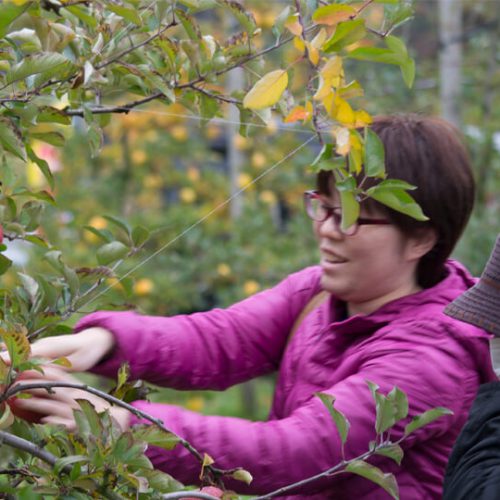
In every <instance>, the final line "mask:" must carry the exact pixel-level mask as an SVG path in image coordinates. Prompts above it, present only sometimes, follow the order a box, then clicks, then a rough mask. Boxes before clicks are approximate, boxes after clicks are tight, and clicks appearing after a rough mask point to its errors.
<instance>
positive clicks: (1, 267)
mask: <svg viewBox="0 0 500 500" xmlns="http://www.w3.org/2000/svg"><path fill="white" fill-rule="evenodd" d="M10 266H12V261H11V260H10V259H9V258H7V257H5V255H3V254H2V253H0V275H2V274H4V273H6V272H7V269H9V267H10Z"/></svg>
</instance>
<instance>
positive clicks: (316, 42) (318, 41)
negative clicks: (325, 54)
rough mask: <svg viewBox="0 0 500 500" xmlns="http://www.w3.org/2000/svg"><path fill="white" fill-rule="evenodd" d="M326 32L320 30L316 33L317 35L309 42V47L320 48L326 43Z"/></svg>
mask: <svg viewBox="0 0 500 500" xmlns="http://www.w3.org/2000/svg"><path fill="white" fill-rule="evenodd" d="M326 37H327V34H326V30H325V28H321V29H320V30H319V32H318V34H317V35H316V36H315V37H314V38H313V39H312V40H311V45H312V46H313V47H314V48H315V49H319V48H321V46H322V45H323V44H324V43H325V42H326Z"/></svg>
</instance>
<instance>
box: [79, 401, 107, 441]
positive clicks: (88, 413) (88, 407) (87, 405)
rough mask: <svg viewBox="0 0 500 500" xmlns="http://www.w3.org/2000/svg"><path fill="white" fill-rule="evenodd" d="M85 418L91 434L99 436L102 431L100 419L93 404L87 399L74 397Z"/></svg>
mask: <svg viewBox="0 0 500 500" xmlns="http://www.w3.org/2000/svg"><path fill="white" fill-rule="evenodd" d="M75 401H76V402H77V403H78V405H79V406H80V408H81V410H82V412H83V414H84V415H85V419H86V420H87V422H88V424H89V426H90V429H92V430H91V432H92V434H94V435H96V436H100V435H101V433H102V431H103V426H102V421H101V418H100V416H99V413H97V411H96V409H95V408H94V405H93V404H92V403H91V402H90V401H89V400H88V399H75Z"/></svg>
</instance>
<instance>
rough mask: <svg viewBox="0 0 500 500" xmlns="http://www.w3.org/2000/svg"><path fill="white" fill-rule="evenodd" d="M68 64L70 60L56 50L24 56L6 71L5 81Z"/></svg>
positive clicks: (12, 80)
mask: <svg viewBox="0 0 500 500" xmlns="http://www.w3.org/2000/svg"><path fill="white" fill-rule="evenodd" d="M68 65H71V61H70V60H69V59H68V58H66V57H65V56H63V55H62V54H58V53H57V52H42V53H38V54H33V55H30V56H28V57H25V58H24V59H23V60H22V61H21V62H20V63H19V64H17V65H16V66H14V67H13V68H12V69H11V70H10V71H8V72H7V75H6V81H5V83H6V85H10V84H12V83H14V82H17V81H19V80H24V79H25V78H27V77H28V76H31V75H37V74H39V73H47V72H53V71H57V70H60V69H62V68H63V67H65V66H68ZM49 79H50V76H49Z"/></svg>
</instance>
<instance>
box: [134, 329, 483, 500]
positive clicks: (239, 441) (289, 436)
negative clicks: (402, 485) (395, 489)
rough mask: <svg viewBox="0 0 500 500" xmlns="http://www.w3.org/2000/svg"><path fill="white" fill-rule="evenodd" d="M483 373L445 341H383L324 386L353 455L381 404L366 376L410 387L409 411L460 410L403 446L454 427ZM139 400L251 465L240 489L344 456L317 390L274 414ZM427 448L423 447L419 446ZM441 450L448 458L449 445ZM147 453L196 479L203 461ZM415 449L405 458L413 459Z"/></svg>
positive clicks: (217, 452)
mask: <svg viewBox="0 0 500 500" xmlns="http://www.w3.org/2000/svg"><path fill="white" fill-rule="evenodd" d="M429 334H432V332H430V333H429ZM458 358H460V356H458ZM477 378H478V377H477V374H476V373H475V371H474V369H473V368H472V367H469V369H466V368H464V365H463V363H462V362H461V361H460V359H457V352H453V351H450V350H444V349H443V350H441V349H440V348H439V346H438V347H437V348H436V349H434V350H431V351H430V350H429V349H418V348H415V346H412V344H411V343H408V347H406V346H403V347H402V348H401V349H391V350H384V348H383V346H382V347H381V349H379V350H378V351H374V352H373V356H370V358H367V359H366V360H365V362H364V363H363V365H362V366H360V368H359V371H358V372H357V373H355V374H353V375H351V376H349V377H347V378H345V379H344V380H342V381H340V382H339V383H336V384H334V385H332V386H331V387H329V388H327V389H325V390H323V392H327V393H330V394H332V395H334V396H335V398H336V403H335V406H336V408H338V409H339V410H340V411H342V412H343V413H344V414H345V415H346V416H347V418H348V419H349V421H350V423H351V428H350V431H349V437H348V441H347V445H346V449H345V453H346V457H347V458H353V457H356V456H359V455H361V454H362V453H364V452H365V451H367V449H368V446H369V442H370V441H371V440H373V439H374V438H375V432H374V423H375V404H374V402H373V400H372V396H371V393H370V390H369V388H368V386H367V384H366V381H367V380H370V381H372V382H374V383H376V384H378V385H379V386H380V388H381V390H382V392H384V393H387V392H388V391H389V390H390V389H391V388H392V387H393V386H394V385H397V386H398V387H400V388H401V389H402V390H404V391H405V392H406V393H407V395H408V398H409V401H410V414H409V418H411V417H413V416H415V415H416V414H419V413H422V412H424V411H426V410H428V409H429V408H432V407H436V406H443V405H444V406H447V407H449V408H450V409H451V410H453V411H454V413H455V416H446V417H441V418H440V419H438V420H437V421H435V422H434V423H432V424H430V425H429V426H427V427H425V428H423V429H421V430H420V431H417V432H416V433H415V434H414V435H412V438H411V439H410V440H408V441H407V442H405V443H406V444H405V446H404V448H405V451H408V450H409V449H410V448H415V447H416V446H418V445H421V444H422V443H423V442H424V441H427V440H430V439H432V438H433V437H435V436H440V435H442V434H443V433H446V432H448V431H449V429H450V426H452V425H454V422H455V420H454V419H455V418H457V417H458V416H460V415H462V416H463V414H464V408H463V405H467V404H470V402H471V398H472V397H473V393H475V388H477V384H478V382H477ZM135 406H137V407H138V408H141V409H142V410H144V411H147V412H148V413H150V414H153V415H155V416H157V417H158V418H160V419H163V420H164V422H165V425H166V426H167V427H169V428H170V429H172V430H173V431H174V432H176V433H178V434H179V435H181V436H182V437H184V438H185V439H187V440H188V441H189V442H190V443H192V444H193V445H194V446H195V447H196V448H198V449H199V450H201V451H202V452H206V453H208V454H209V455H210V456H212V457H213V458H214V459H215V460H216V464H217V465H218V466H219V467H221V468H231V467H235V466H241V467H243V468H245V469H246V470H248V471H249V472H250V473H251V474H252V475H253V477H254V481H253V482H252V484H251V485H250V487H246V486H244V485H242V484H241V483H234V484H231V485H230V486H231V487H232V488H234V489H235V490H236V491H239V492H241V493H253V494H262V493H267V492H270V491H273V490H275V489H277V488H280V487H282V486H285V485H288V484H291V483H295V482H297V481H300V480H302V479H305V478H308V477H311V476H314V475H316V474H318V473H320V472H323V471H325V470H327V469H329V468H330V467H332V466H334V465H335V464H337V463H339V462H340V461H341V459H342V455H341V443H340V439H339V436H338V433H337V430H336V428H335V425H334V424H333V422H332V420H331V417H330V415H329V413H328V411H327V410H326V408H325V407H324V406H323V404H322V402H321V401H320V400H319V399H318V398H317V397H315V396H314V395H312V394H311V396H310V398H308V399H307V400H306V401H304V403H303V404H302V405H301V406H299V407H298V408H296V409H295V410H294V411H293V412H292V413H291V414H290V415H288V416H287V417H286V418H282V419H277V420H270V421H268V422H251V421H247V420H243V419H237V418H229V417H219V416H203V415H199V414H196V413H193V412H190V411H187V410H185V409H182V408H178V407H174V406H169V405H162V404H152V403H148V402H141V401H138V402H136V403H135ZM403 428H404V427H403V425H400V426H399V427H398V428H397V429H396V431H395V432H394V433H393V437H394V438H395V439H397V438H398V437H400V436H401V435H402V432H403ZM428 452H429V451H428V450H427V451H426V450H425V448H424V450H420V451H418V452H413V454H416V455H418V453H428ZM442 453H443V454H444V458H443V460H445V459H446V457H447V454H448V450H444V451H443V452H442ZM148 455H149V456H150V458H151V459H152V461H153V463H154V464H155V466H156V467H158V468H160V469H163V470H165V471H167V472H169V473H171V474H173V475H174V476H175V477H176V478H178V479H179V480H181V481H183V482H185V483H193V482H196V481H197V476H198V474H199V464H198V463H197V462H196V461H195V460H194V459H193V458H192V457H191V456H189V454H188V453H187V452H186V450H184V449H182V448H180V447H178V448H177V449H175V450H173V451H170V452H165V451H163V450H160V449H158V448H154V447H151V449H150V450H149V451H148ZM411 455H412V454H409V455H408V457H406V458H405V461H406V460H410V461H411V460H413V459H414V458H412V456H411ZM382 460H385V462H384V465H383V467H384V470H385V471H391V470H392V471H393V472H396V471H397V469H396V468H395V466H394V464H393V463H392V462H391V461H390V460H388V459H382ZM409 466H410V467H411V464H410V465H409ZM340 477H341V479H340V480H337V479H336V478H333V479H328V480H322V481H318V482H316V483H314V487H313V486H311V485H308V486H307V487H305V489H303V491H302V492H305V493H307V494H312V493H316V492H321V491H328V492H330V493H331V492H332V491H335V490H336V488H339V491H344V488H345V487H346V486H347V485H346V484H345V482H349V481H352V480H353V479H352V478H353V477H354V476H352V475H349V474H347V475H344V476H340ZM339 481H341V482H339ZM365 484H366V485H367V487H368V488H373V485H372V484H371V483H370V482H367V481H365V482H364V483H363V485H362V487H363V488H364V487H365V486H364V485H365ZM357 485H359V482H358V483H357ZM349 488H351V485H350V484H349ZM349 491H350V492H351V489H349ZM352 493H353V494H360V495H361V494H365V495H366V491H361V490H360V491H354V490H352ZM370 498H375V497H370ZM376 498H378V497H376ZM422 498H423V497H422Z"/></svg>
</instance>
